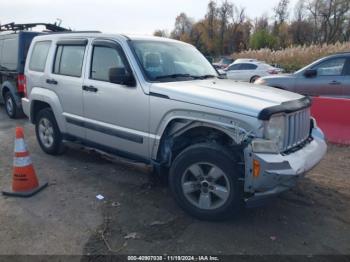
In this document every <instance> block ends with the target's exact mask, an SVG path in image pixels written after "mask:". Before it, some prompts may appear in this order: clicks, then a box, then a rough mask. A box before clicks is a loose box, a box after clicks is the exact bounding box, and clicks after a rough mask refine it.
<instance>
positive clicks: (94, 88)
mask: <svg viewBox="0 0 350 262" xmlns="http://www.w3.org/2000/svg"><path fill="white" fill-rule="evenodd" d="M83 90H84V91H87V92H93V93H96V92H97V91H98V88H96V87H94V86H83Z"/></svg>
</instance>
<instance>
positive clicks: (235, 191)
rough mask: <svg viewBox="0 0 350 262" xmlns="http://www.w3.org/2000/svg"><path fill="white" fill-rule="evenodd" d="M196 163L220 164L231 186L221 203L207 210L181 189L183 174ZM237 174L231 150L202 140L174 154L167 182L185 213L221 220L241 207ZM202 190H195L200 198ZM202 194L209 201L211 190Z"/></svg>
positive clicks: (241, 189)
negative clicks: (192, 200)
mask: <svg viewBox="0 0 350 262" xmlns="http://www.w3.org/2000/svg"><path fill="white" fill-rule="evenodd" d="M197 163H201V164H200V165H202V163H208V164H210V165H211V164H212V165H214V166H216V167H219V168H220V169H221V170H222V171H223V173H224V174H225V176H226V177H227V180H225V181H227V182H228V184H229V187H230V189H229V190H227V191H228V197H227V199H226V200H225V201H224V202H223V203H222V205H221V206H218V207H217V208H215V207H214V208H213V209H210V210H208V209H203V208H199V207H198V206H196V205H195V204H193V203H191V202H190V200H189V199H188V197H186V194H185V193H184V190H183V189H182V183H183V177H184V176H186V175H187V173H188V172H189V171H187V170H188V169H189V168H190V167H191V166H193V165H196V164H197ZM203 165H206V164H203ZM239 177H240V174H239V169H238V167H237V164H236V160H235V158H234V157H233V153H232V152H230V151H229V150H228V149H227V148H225V147H223V146H221V145H218V144H208V143H204V144H196V145H192V146H189V147H188V148H186V149H185V150H183V151H182V152H181V153H180V154H179V155H178V156H177V157H176V159H175V160H174V162H173V164H172V166H171V168H170V174H169V185H170V188H171V190H172V193H173V195H174V197H175V199H176V201H177V202H178V204H179V205H180V206H181V207H182V208H183V209H184V210H185V211H186V212H187V213H189V214H191V215H192V216H194V217H196V218H198V219H201V220H211V221H215V220H224V219H228V218H230V217H232V216H233V215H236V214H238V213H239V211H240V208H241V206H242V205H241V204H242V200H243V194H242V192H243V186H242V183H239ZM206 179H208V178H206ZM195 183H198V182H197V181H196V182H195ZM201 183H203V182H201ZM201 185H203V184H201ZM202 190H203V189H200V191H199V192H198V193H199V198H200V197H201V194H202V193H203V191H202ZM191 194H192V193H191ZM193 194H197V192H194V193H193ZM205 194H207V195H211V196H210V197H209V198H210V199H211V200H210V201H212V199H213V194H214V193H213V192H205Z"/></svg>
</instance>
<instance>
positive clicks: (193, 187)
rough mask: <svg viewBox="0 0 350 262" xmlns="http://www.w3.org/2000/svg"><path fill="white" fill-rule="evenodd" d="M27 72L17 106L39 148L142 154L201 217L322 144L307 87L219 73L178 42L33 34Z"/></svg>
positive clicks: (313, 159) (258, 194) (280, 180)
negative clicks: (303, 90)
mask: <svg viewBox="0 0 350 262" xmlns="http://www.w3.org/2000/svg"><path fill="white" fill-rule="evenodd" d="M25 76H26V92H25V93H26V97H24V98H23V99H22V105H23V109H24V112H25V114H26V115H27V116H28V117H29V118H30V121H31V122H32V123H33V124H35V127H36V135H37V139H38V142H39V144H40V146H41V148H42V149H43V150H44V151H45V152H46V153H49V154H58V153H60V152H62V147H63V144H64V143H63V142H64V141H77V142H79V143H82V144H85V145H87V146H90V147H94V148H98V149H100V150H103V151H105V152H108V153H110V154H115V155H119V156H122V157H126V158H129V159H132V160H136V161H141V162H144V163H147V164H150V165H152V166H153V167H154V169H155V170H157V171H158V173H159V174H161V175H162V176H166V177H167V179H168V181H169V185H170V188H171V190H172V192H173V194H174V197H175V199H176V200H177V202H178V203H179V205H180V206H181V207H182V208H183V209H185V210H186V211H187V212H188V213H190V214H192V215H193V216H196V217H198V218H200V219H207V220H218V219H224V218H227V217H228V216H230V215H232V214H236V213H238V212H239V209H240V207H241V206H242V205H241V204H242V203H246V204H247V205H250V206H253V205H257V204H258V203H259V202H261V201H263V200H265V199H268V198H269V197H271V196H274V195H276V194H278V193H280V192H283V191H285V190H287V189H289V188H290V187H292V186H293V185H295V183H296V181H297V180H298V178H299V177H300V176H302V175H303V174H304V173H305V172H307V171H308V170H310V169H311V168H313V167H314V166H315V165H316V164H317V163H318V162H319V161H320V160H321V158H322V157H323V156H324V154H325V152H326V143H325V140H324V136H323V134H322V132H321V130H320V129H319V128H318V127H317V125H316V122H315V120H314V119H312V118H311V117H310V104H311V101H310V99H309V98H308V97H304V96H301V95H298V94H295V93H291V92H287V91H282V90H278V89H274V88H269V87H261V86H257V85H252V84H244V83H235V82H233V81H230V80H227V79H221V78H220V76H219V75H218V74H217V72H216V70H215V69H214V68H213V67H212V65H211V64H210V63H209V62H208V61H207V60H206V59H205V57H204V56H203V55H202V54H201V53H200V52H199V51H198V50H197V49H195V48H194V47H193V46H191V45H189V44H186V43H183V42H179V41H174V40H170V39H164V38H156V37H131V36H130V37H128V36H124V35H106V34H99V33H94V34H93V33H70V34H55V35H45V36H38V37H35V38H34V40H33V42H32V44H31V47H30V50H29V53H28V59H27V61H26V66H25Z"/></svg>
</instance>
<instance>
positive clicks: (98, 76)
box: [90, 46, 125, 82]
mask: <svg viewBox="0 0 350 262" xmlns="http://www.w3.org/2000/svg"><path fill="white" fill-rule="evenodd" d="M111 68H125V64H124V63H123V60H122V58H121V54H120V52H119V51H118V50H117V49H114V48H109V47H102V46H95V47H94V51H93V55H92V63H91V72H90V78H91V79H94V80H100V81H106V82H109V70H110V69H111Z"/></svg>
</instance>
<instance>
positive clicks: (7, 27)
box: [0, 23, 72, 32]
mask: <svg viewBox="0 0 350 262" xmlns="http://www.w3.org/2000/svg"><path fill="white" fill-rule="evenodd" d="M36 26H44V27H45V28H46V30H48V31H51V32H66V31H72V30H71V29H67V28H64V27H61V26H58V25H56V24H47V23H29V24H15V23H9V24H4V25H0V32H4V31H22V30H28V29H31V28H33V27H36Z"/></svg>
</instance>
